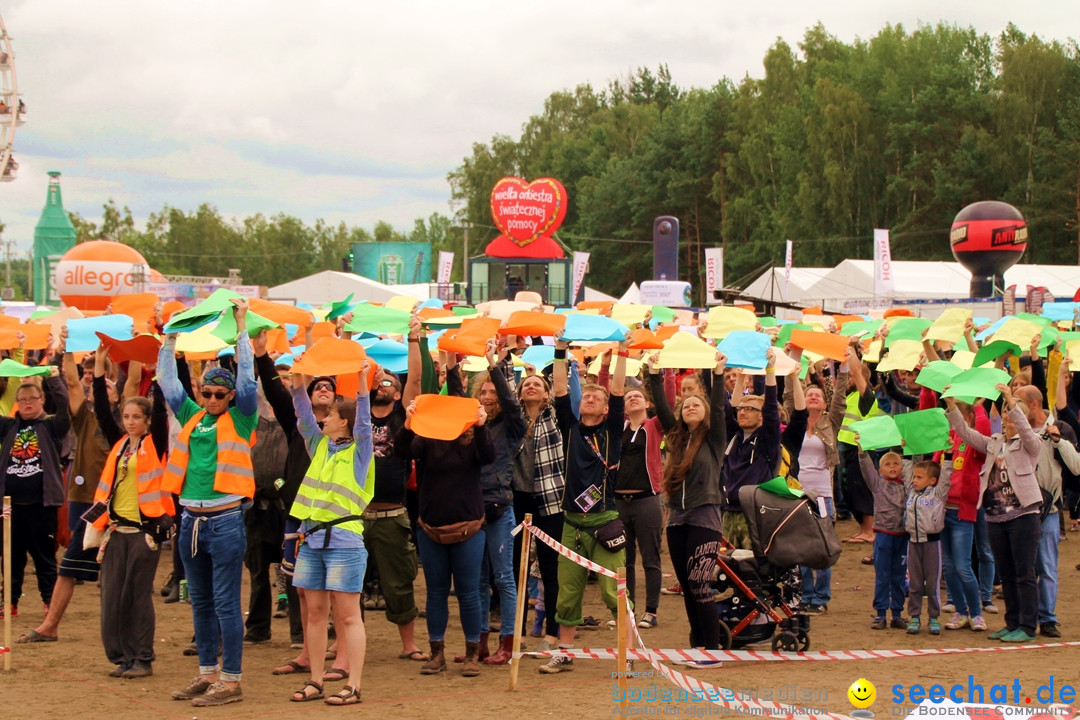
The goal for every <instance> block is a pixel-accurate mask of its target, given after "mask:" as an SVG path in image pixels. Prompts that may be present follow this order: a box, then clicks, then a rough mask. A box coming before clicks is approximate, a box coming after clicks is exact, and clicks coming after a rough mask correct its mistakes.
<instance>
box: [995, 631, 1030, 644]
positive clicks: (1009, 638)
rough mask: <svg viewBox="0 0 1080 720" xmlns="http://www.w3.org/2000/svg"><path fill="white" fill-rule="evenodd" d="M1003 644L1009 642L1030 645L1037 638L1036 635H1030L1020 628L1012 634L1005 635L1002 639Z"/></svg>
mask: <svg viewBox="0 0 1080 720" xmlns="http://www.w3.org/2000/svg"><path fill="white" fill-rule="evenodd" d="M1001 642H1007V643H1030V642H1035V636H1034V635H1028V634H1027V633H1026V632H1024V631H1023V630H1021V629H1020V628H1016V629H1015V630H1013V631H1012V632H1011V633H1009V634H1008V635H1005V636H1004V637H1003V638H1001Z"/></svg>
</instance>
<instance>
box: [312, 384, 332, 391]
mask: <svg viewBox="0 0 1080 720" xmlns="http://www.w3.org/2000/svg"><path fill="white" fill-rule="evenodd" d="M312 390H329V391H330V392H333V391H334V386H333V385H331V384H330V383H328V382H319V383H315V387H313V388H312Z"/></svg>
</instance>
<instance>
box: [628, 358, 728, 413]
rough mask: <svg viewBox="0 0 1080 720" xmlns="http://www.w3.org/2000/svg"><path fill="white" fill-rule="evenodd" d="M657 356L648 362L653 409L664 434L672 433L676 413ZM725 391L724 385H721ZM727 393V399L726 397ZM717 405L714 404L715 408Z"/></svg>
mask: <svg viewBox="0 0 1080 720" xmlns="http://www.w3.org/2000/svg"><path fill="white" fill-rule="evenodd" d="M655 365H656V355H655V354H654V355H652V356H651V357H650V358H649V359H648V360H647V361H646V367H647V368H648V375H649V390H650V391H651V392H652V399H653V407H654V408H656V417H657V419H658V420H659V421H660V427H662V428H663V429H664V432H670V431H671V429H672V428H673V427H675V412H674V409H673V408H672V405H671V402H670V400H669V397H668V394H667V381H666V380H661V371H660V370H658V369H657V368H656V367H655ZM720 387H721V389H723V387H724V385H723V383H721V384H720ZM726 395H727V394H726V393H725V397H726ZM715 405H716V403H715V402H714V403H713V406H714V407H715ZM723 405H724V404H723V403H721V404H720V412H723V410H724V408H723ZM720 422H721V423H723V422H724V419H723V417H721V418H720Z"/></svg>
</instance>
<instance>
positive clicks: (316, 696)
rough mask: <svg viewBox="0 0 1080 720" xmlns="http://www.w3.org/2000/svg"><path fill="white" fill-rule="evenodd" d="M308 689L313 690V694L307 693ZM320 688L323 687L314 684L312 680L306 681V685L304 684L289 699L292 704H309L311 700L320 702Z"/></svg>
mask: <svg viewBox="0 0 1080 720" xmlns="http://www.w3.org/2000/svg"><path fill="white" fill-rule="evenodd" d="M309 687H311V688H315V692H313V693H308V691H307V689H308V688H309ZM322 688H323V686H322V685H320V684H319V683H317V682H315V681H314V680H308V681H307V682H306V683H304V687H302V688H300V689H299V690H297V691H296V692H294V693H293V694H292V697H291V698H290V699H291V700H292V701H293V702H309V701H311V700H322V697H323V689H322Z"/></svg>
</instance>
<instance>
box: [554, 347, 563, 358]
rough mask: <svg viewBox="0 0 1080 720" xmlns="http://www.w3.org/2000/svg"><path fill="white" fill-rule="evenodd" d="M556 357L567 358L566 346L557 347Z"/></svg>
mask: <svg viewBox="0 0 1080 720" xmlns="http://www.w3.org/2000/svg"><path fill="white" fill-rule="evenodd" d="M555 359H556V360H565V359H566V348H563V349H562V350H560V349H559V348H555Z"/></svg>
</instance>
